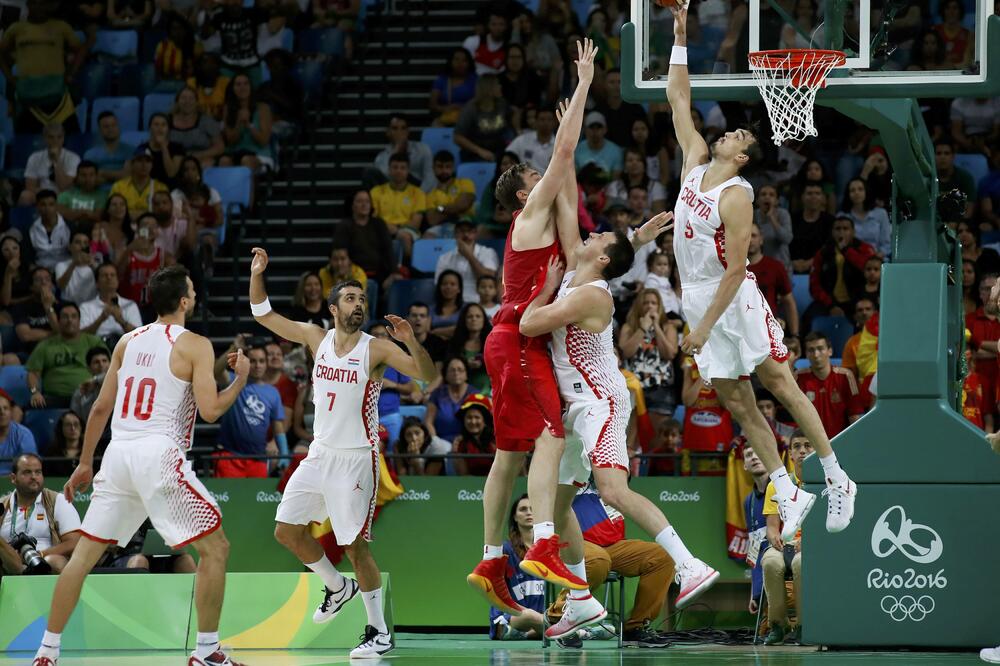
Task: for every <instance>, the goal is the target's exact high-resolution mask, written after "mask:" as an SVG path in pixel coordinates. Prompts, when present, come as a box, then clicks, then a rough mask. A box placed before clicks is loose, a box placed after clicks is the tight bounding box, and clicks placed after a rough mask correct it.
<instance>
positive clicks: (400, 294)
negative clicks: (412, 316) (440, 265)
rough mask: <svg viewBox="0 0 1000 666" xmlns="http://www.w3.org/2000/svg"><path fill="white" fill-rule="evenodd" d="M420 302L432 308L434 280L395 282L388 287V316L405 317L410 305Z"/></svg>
mask: <svg viewBox="0 0 1000 666" xmlns="http://www.w3.org/2000/svg"><path fill="white" fill-rule="evenodd" d="M414 301H422V302H424V303H427V304H428V305H430V306H432V307H433V303H434V280H432V279H426V280H396V281H395V282H393V283H392V286H391V287H389V302H388V309H387V312H388V313H389V314H395V315H399V316H400V317H404V316H406V311H407V310H409V309H410V303H413V302H414Z"/></svg>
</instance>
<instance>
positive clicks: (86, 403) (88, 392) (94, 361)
mask: <svg viewBox="0 0 1000 666" xmlns="http://www.w3.org/2000/svg"><path fill="white" fill-rule="evenodd" d="M110 366H111V352H109V351H108V350H107V349H105V348H104V347H94V348H93V349H91V350H90V351H89V352H87V368H88V369H89V370H90V375H91V379H90V380H88V381H85V382H83V383H82V384H80V385H79V386H78V387H76V390H75V391H74V392H73V397H72V398H70V400H69V408H70V409H71V410H72V411H73V412H74V413H76V414H79V415H81V418H82V419H83V422H84V423H86V422H87V418H88V416H89V415H90V408H91V407H93V406H94V403H95V402H96V401H97V396H98V394H100V392H101V385H102V384H103V383H104V377H105V376H106V375H107V372H108V368H109V367H110Z"/></svg>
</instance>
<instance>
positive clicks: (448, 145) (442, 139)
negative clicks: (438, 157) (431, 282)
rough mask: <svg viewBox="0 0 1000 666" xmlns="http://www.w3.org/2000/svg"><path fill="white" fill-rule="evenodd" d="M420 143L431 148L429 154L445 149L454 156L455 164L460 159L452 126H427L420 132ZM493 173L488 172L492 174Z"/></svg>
mask: <svg viewBox="0 0 1000 666" xmlns="http://www.w3.org/2000/svg"><path fill="white" fill-rule="evenodd" d="M420 143H424V144H426V145H427V147H428V148H430V149H431V155H434V154H436V153H437V152H438V151H441V150H447V151H448V152H449V153H451V154H452V155H454V156H455V164H458V163H459V162H460V161H461V159H460V158H459V156H458V146H456V145H455V129H454V128H453V127H428V128H427V129H425V130H424V131H423V132H421V133H420ZM492 175H493V174H490V176H492Z"/></svg>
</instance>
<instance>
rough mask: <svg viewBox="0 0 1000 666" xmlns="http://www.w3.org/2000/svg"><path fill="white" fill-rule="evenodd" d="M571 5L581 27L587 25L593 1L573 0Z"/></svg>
mask: <svg viewBox="0 0 1000 666" xmlns="http://www.w3.org/2000/svg"><path fill="white" fill-rule="evenodd" d="M570 4H571V5H573V13H574V14H576V18H577V20H578V21H579V22H580V25H584V26H585V25H587V16H588V15H589V14H590V8H591V7H592V6H593V4H594V3H593V0H572V2H571V3H570Z"/></svg>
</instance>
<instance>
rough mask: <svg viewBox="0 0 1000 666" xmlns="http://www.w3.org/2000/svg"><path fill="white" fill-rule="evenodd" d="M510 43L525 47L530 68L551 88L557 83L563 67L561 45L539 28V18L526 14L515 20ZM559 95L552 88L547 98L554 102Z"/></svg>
mask: <svg viewBox="0 0 1000 666" xmlns="http://www.w3.org/2000/svg"><path fill="white" fill-rule="evenodd" d="M510 41H511V43H514V44H520V45H521V46H523V47H524V52H525V56H526V58H527V59H528V67H530V68H531V69H533V70H534V71H535V73H537V74H538V76H540V77H541V78H542V79H543V80H545V81H547V82H549V85H550V86H551V85H552V83H555V82H556V81H557V78H558V74H559V73H560V70H561V69H562V66H563V58H562V54H561V53H560V51H559V45H558V44H556V40H555V39H553V38H552V35H550V34H549V33H548V31H546V30H545V29H543V28H541V27H540V26H539V22H538V18H537V17H536V16H535V15H534V14H532V13H530V12H526V13H523V14H521V15H520V16H518V17H517V18H515V19H514V21H513V32H512V34H511V40H510ZM557 93H558V90H557V89H553V88H551V87H550V88H549V90H548V94H547V95H546V98H547V99H548V100H550V101H551V100H554V99H555V98H556V96H557Z"/></svg>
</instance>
